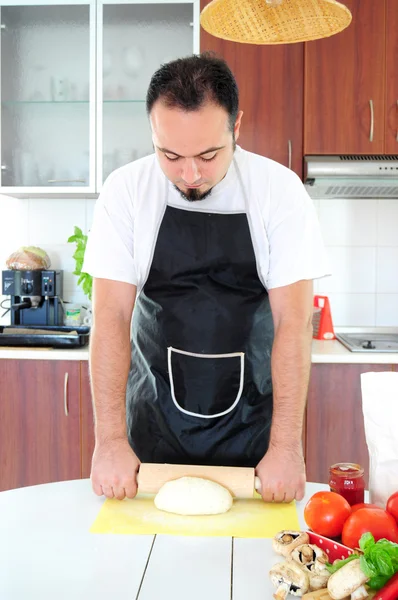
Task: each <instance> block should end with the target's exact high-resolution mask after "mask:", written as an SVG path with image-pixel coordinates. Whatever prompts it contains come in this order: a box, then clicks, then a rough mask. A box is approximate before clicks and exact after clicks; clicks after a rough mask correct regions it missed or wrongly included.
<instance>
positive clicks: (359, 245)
mask: <svg viewBox="0 0 398 600" xmlns="http://www.w3.org/2000/svg"><path fill="white" fill-rule="evenodd" d="M94 204H95V200H83V199H82V200H79V199H69V200H54V199H52V200H49V199H45V200H42V199H30V200H17V199H14V198H8V197H5V196H0V222H1V229H0V264H1V267H2V268H3V267H4V262H5V259H6V258H7V256H8V255H9V254H10V253H11V252H13V251H14V250H16V249H17V248H18V247H19V246H21V245H28V244H29V245H36V246H40V247H41V248H43V249H44V250H46V252H47V253H48V254H49V256H50V258H51V261H52V265H53V267H54V268H60V269H63V270H64V272H65V273H64V299H65V300H68V301H71V302H79V303H82V304H85V303H87V299H86V297H85V296H84V294H83V292H82V291H81V288H80V287H79V288H78V287H77V285H76V281H77V278H76V277H75V276H74V275H73V270H74V260H73V258H72V255H73V252H74V249H75V246H74V244H68V243H67V241H66V240H67V239H68V237H69V236H70V235H72V234H73V228H74V226H75V225H78V226H79V227H81V229H82V230H83V231H84V232H87V231H88V230H89V228H90V225H91V222H92V215H93V209H94ZM315 206H316V208H317V211H318V215H319V219H320V223H321V228H322V232H323V236H324V240H325V244H326V246H327V250H328V255H329V258H330V266H331V270H332V272H333V275H332V276H331V277H328V278H325V279H322V280H320V281H318V282H316V285H315V291H316V293H320V294H326V295H328V296H329V298H330V303H331V308H332V316H333V321H334V324H335V325H336V326H356V325H358V326H362V325H368V326H375V325H376V326H377V325H380V326H398V200H316V201H315ZM2 299H4V297H3V298H2ZM3 312H4V311H3V310H2V309H0V315H2V314H3ZM8 319H9V316H8V315H7V317H5V318H3V320H2V319H1V317H0V323H3V324H4V323H8Z"/></svg>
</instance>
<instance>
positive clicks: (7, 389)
mask: <svg viewBox="0 0 398 600" xmlns="http://www.w3.org/2000/svg"><path fill="white" fill-rule="evenodd" d="M79 390H80V365H79V362H77V361H58V360H8V359H4V360H0V491H3V490H8V489H12V488H17V487H24V486H28V485H36V484H40V483H50V482H53V481H64V480H67V479H78V478H79V477H80V414H79V412H80V411H79Z"/></svg>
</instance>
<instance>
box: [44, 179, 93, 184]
mask: <svg viewBox="0 0 398 600" xmlns="http://www.w3.org/2000/svg"><path fill="white" fill-rule="evenodd" d="M47 183H86V180H85V179H47Z"/></svg>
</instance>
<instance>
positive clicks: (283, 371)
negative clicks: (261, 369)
mask: <svg viewBox="0 0 398 600" xmlns="http://www.w3.org/2000/svg"><path fill="white" fill-rule="evenodd" d="M311 342H312V325H311V323H308V324H306V325H305V324H304V325H302V324H300V325H299V326H297V325H295V324H294V323H291V322H290V323H287V322H286V323H282V324H280V325H279V327H278V328H277V330H276V332H275V339H274V344H273V348H272V358H271V368H272V382H273V402H274V408H273V417H272V426H271V436H270V447H278V448H279V447H281V446H282V447H285V448H286V447H287V448H291V449H292V450H295V449H301V447H302V446H301V445H302V428H303V419H304V411H305V405H306V399H307V392H308V381H309V376H310V369H311Z"/></svg>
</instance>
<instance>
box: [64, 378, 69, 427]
mask: <svg viewBox="0 0 398 600" xmlns="http://www.w3.org/2000/svg"><path fill="white" fill-rule="evenodd" d="M68 379H69V373H65V379H64V412H65V417H67V416H68V415H69V407H68Z"/></svg>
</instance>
